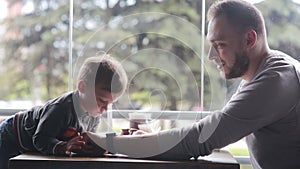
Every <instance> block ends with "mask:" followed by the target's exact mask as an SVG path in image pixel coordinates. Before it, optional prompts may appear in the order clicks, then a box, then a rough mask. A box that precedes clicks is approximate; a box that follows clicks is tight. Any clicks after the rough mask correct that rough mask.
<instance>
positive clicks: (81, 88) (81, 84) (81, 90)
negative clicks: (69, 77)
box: [78, 80, 85, 93]
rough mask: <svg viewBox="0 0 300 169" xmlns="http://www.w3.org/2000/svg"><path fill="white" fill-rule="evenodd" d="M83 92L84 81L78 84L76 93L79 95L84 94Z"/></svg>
mask: <svg viewBox="0 0 300 169" xmlns="http://www.w3.org/2000/svg"><path fill="white" fill-rule="evenodd" d="M84 90H85V83H84V81H82V80H80V81H79V83H78V91H79V92H80V93H84Z"/></svg>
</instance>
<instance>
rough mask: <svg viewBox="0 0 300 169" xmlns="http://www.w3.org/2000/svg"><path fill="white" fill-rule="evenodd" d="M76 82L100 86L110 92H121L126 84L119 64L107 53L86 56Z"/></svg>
mask: <svg viewBox="0 0 300 169" xmlns="http://www.w3.org/2000/svg"><path fill="white" fill-rule="evenodd" d="M77 80H78V82H79V81H83V82H85V83H86V84H87V85H88V86H90V87H100V88H101V89H104V90H106V91H108V92H111V93H120V94H123V93H124V91H125V89H126V85H127V75H126V72H125V70H124V68H123V66H122V65H121V63H120V62H118V61H117V60H116V59H114V58H113V57H110V55H108V54H103V55H101V56H94V57H89V58H87V59H86V60H85V61H84V63H83V65H82V66H81V68H80V71H79V74H78V78H77Z"/></svg>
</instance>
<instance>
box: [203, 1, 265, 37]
mask: <svg viewBox="0 0 300 169" xmlns="http://www.w3.org/2000/svg"><path fill="white" fill-rule="evenodd" d="M221 15H222V16H225V17H227V19H228V21H229V22H230V24H232V25H233V27H238V28H239V29H241V31H245V30H247V29H249V28H250V29H253V30H255V31H256V33H257V34H258V35H264V34H265V24H264V20H263V17H262V14H261V12H260V11H259V10H258V9H257V8H256V7H255V6H254V5H253V4H251V3H249V2H246V1H244V0H224V1H219V2H215V3H214V4H213V5H212V6H211V7H210V8H209V10H208V13H207V20H208V21H211V20H212V19H214V18H215V17H218V16H221Z"/></svg>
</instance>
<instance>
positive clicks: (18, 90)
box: [0, 0, 69, 108]
mask: <svg viewBox="0 0 300 169" xmlns="http://www.w3.org/2000/svg"><path fill="white" fill-rule="evenodd" d="M0 8H1V36H2V38H1V42H0V43H1V44H0V49H1V56H0V64H1V69H0V72H1V74H2V75H3V76H2V78H1V80H0V85H1V86H2V87H1V89H0V100H1V103H3V105H1V107H2V108H3V107H7V106H9V107H14V108H28V107H31V106H32V105H35V104H41V103H43V102H45V101H46V100H48V99H51V98H54V97H56V96H58V95H60V94H62V93H63V92H66V91H67V89H68V88H67V83H68V81H67V80H68V72H67V66H68V53H67V52H68V50H67V48H68V45H67V44H68V20H69V17H68V11H69V9H68V2H67V1H58V0H47V1H46V0H42V1H33V0H27V1H23V0H16V1H1V5H0Z"/></svg>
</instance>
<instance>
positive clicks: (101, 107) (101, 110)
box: [99, 104, 108, 113]
mask: <svg viewBox="0 0 300 169" xmlns="http://www.w3.org/2000/svg"><path fill="white" fill-rule="evenodd" d="M99 109H100V112H101V113H104V112H106V111H107V109H108V105H107V104H106V105H101V106H99Z"/></svg>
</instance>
